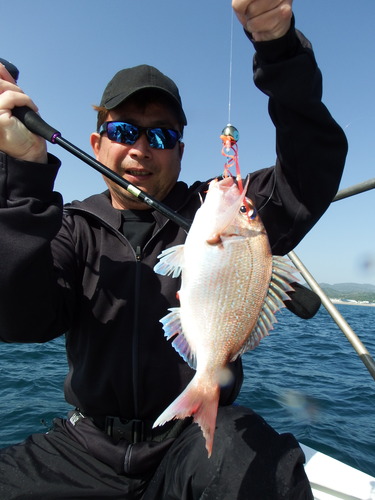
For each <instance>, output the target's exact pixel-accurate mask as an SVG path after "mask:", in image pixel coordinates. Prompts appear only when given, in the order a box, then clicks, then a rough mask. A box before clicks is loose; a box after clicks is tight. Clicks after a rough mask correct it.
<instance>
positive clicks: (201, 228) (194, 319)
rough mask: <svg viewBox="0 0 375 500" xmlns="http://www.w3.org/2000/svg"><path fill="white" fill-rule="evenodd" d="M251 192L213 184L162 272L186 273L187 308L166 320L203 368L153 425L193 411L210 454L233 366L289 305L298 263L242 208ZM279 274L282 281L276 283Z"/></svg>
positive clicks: (183, 297)
mask: <svg viewBox="0 0 375 500" xmlns="http://www.w3.org/2000/svg"><path fill="white" fill-rule="evenodd" d="M243 203H244V194H241V193H240V192H239V189H238V187H237V185H236V183H235V182H234V180H233V179H232V178H231V177H229V178H226V179H223V180H221V181H213V182H212V183H211V184H210V186H209V190H208V193H207V196H206V200H205V202H204V203H203V204H202V206H201V208H200V209H199V210H198V211H197V213H196V216H195V218H194V221H193V224H192V226H191V229H190V231H189V234H188V236H187V238H186V242H185V245H179V246H177V247H174V248H172V249H167V250H165V251H164V252H163V253H162V254H161V255H160V256H159V257H160V261H159V263H158V264H157V265H156V266H155V271H156V272H158V273H160V274H165V275H171V276H172V277H177V276H178V275H179V274H180V273H181V274H182V276H181V289H180V291H179V292H178V296H179V300H180V307H179V308H173V309H170V312H169V314H168V315H167V316H165V317H164V318H162V319H161V323H162V324H163V329H164V333H165V336H166V337H167V339H173V341H172V345H173V347H174V348H175V349H176V350H177V352H179V354H180V355H181V356H182V357H183V359H184V360H185V361H186V362H187V363H189V365H190V366H191V367H192V368H194V369H195V370H196V374H195V376H194V377H193V379H192V381H191V382H190V384H189V385H188V386H187V388H186V389H185V390H184V391H183V393H182V394H181V395H180V396H178V398H177V399H176V400H175V401H174V402H172V403H171V405H170V406H169V407H168V408H167V409H166V410H165V411H164V412H163V413H162V414H161V415H160V416H159V418H158V419H157V420H156V422H155V424H154V426H156V425H162V424H163V423H165V422H167V421H169V420H171V419H176V418H185V417H187V416H190V415H192V416H193V418H194V420H195V421H196V422H197V423H198V424H199V425H200V427H201V429H202V431H203V435H204V437H205V439H206V448H207V451H208V455H209V456H210V455H211V452H212V446H213V436H214V430H215V423H216V414H217V407H218V401H219V393H220V386H221V385H223V384H225V383H229V382H230V381H229V380H228V378H227V373H228V370H227V369H226V367H227V364H228V363H229V362H230V361H232V360H234V359H236V358H237V357H238V356H239V355H241V354H243V353H244V352H245V351H247V350H249V349H253V348H254V347H256V346H257V345H258V344H259V342H260V340H261V338H263V337H264V336H265V335H267V334H268V331H269V330H270V329H271V328H272V324H273V323H274V322H275V321H276V319H275V316H274V313H275V312H276V311H277V310H278V309H279V308H280V307H282V306H283V300H285V298H286V297H287V295H286V292H287V291H289V290H291V287H290V286H289V282H291V281H295V278H294V276H293V275H292V274H291V271H292V268H291V266H290V265H288V264H286V263H285V262H284V261H283V260H282V259H280V258H275V259H274V258H273V257H272V254H271V250H270V246H269V242H268V238H267V234H266V231H265V229H264V226H263V224H262V222H261V220H260V218H259V216H258V215H255V212H254V213H253V211H252V203H251V201H250V200H247V204H248V206H249V207H250V208H251V210H250V212H249V211H248V210H247V211H241V206H242V205H243ZM273 278H275V280H276V283H274V284H273V286H272V287H271V288H270V284H272V283H273Z"/></svg>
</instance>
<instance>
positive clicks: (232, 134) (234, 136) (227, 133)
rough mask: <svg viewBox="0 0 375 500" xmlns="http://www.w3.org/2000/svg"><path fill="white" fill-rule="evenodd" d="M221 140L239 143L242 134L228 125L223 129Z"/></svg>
mask: <svg viewBox="0 0 375 500" xmlns="http://www.w3.org/2000/svg"><path fill="white" fill-rule="evenodd" d="M220 138H221V139H222V140H228V139H229V140H230V141H231V142H232V143H234V142H237V141H238V139H239V138H240V134H239V132H238V130H237V129H236V127H234V126H233V125H231V124H230V123H228V125H227V126H226V127H224V128H223V131H222V132H221V136H220Z"/></svg>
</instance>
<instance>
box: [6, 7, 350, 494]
mask: <svg viewBox="0 0 375 500" xmlns="http://www.w3.org/2000/svg"><path fill="white" fill-rule="evenodd" d="M232 5H233V8H234V11H235V13H236V14H237V17H238V19H239V21H240V22H241V24H242V25H243V27H244V30H245V34H246V36H247V37H248V38H249V40H250V41H251V42H252V44H253V45H254V47H255V52H256V54H255V60H254V77H255V84H256V85H257V86H258V87H259V88H260V90H262V91H263V92H265V93H266V94H267V95H268V96H269V99H270V102H269V104H270V105H269V112H270V115H271V118H272V120H273V122H274V124H275V127H276V134H277V162H276V166H275V167H272V168H266V169H262V170H258V171H256V172H253V173H252V174H251V182H250V184H249V188H248V195H249V197H250V198H251V199H252V200H253V201H254V203H255V205H256V206H257V207H258V209H260V215H261V218H262V220H263V223H264V225H265V227H266V230H267V234H268V237H269V240H270V244H271V247H272V252H273V253H274V254H279V255H283V254H286V253H287V252H289V251H290V250H292V249H293V248H294V247H295V245H297V244H298V242H299V241H301V239H302V238H303V237H304V235H305V234H306V233H307V232H308V231H309V230H310V229H311V227H312V226H313V225H314V224H315V223H316V222H317V221H318V219H319V218H320V217H321V216H322V214H323V213H324V211H325V210H326V209H327V207H328V206H329V204H330V202H331V200H332V199H333V197H334V195H335V193H336V191H337V189H338V186H339V182H340V178H341V174H342V170H343V166H344V161H345V156H346V152H347V143H346V139H345V136H344V134H343V131H342V130H341V128H340V127H339V126H338V125H337V124H336V122H335V121H334V120H333V118H332V117H331V115H330V114H329V112H328V111H327V109H326V108H325V106H324V105H323V104H322V102H321V86H322V82H321V75H320V72H319V70H318V68H317V66H316V62H315V59H314V55H313V52H312V48H311V45H310V43H309V42H308V41H307V40H306V39H305V38H304V36H303V35H302V34H301V33H300V32H298V31H296V30H295V27H294V17H293V14H292V0H279V1H277V2H276V1H275V0H233V2H232ZM0 78H1V80H0V150H1V151H2V152H1V153H0V165H1V170H0V172H1V173H0V207H1V208H0V234H1V238H2V242H1V246H0V262H1V266H0V324H1V332H0V335H1V339H2V341H4V342H47V341H49V340H51V339H53V338H56V337H58V336H60V335H63V334H65V335H66V349H67V355H68V361H69V369H70V371H69V374H68V376H67V378H66V381H65V396H66V400H67V401H68V403H70V404H71V405H72V411H71V412H70V413H69V415H68V416H67V418H66V419H60V418H59V419H55V420H54V426H53V429H52V430H51V431H50V432H48V433H47V434H33V435H32V436H30V437H29V438H28V439H27V440H26V441H24V442H23V443H21V444H18V445H14V446H10V447H8V448H6V449H4V450H2V451H1V452H0V498H4V499H7V500H10V499H15V498H38V499H51V498H53V499H57V498H64V499H69V498H72V499H73V498H74V499H78V498H100V499H104V498H118V499H120V498H122V499H123V498H129V499H130V498H131V499H136V498H142V499H145V500H150V499H176V500H183V499H185V500H187V499H198V498H207V499H245V498H246V499H248V498H251V499H258V500H267V499H310V498H312V494H311V489H310V485H309V482H308V480H307V477H306V475H305V472H304V468H303V461H304V456H303V453H302V450H301V449H300V447H299V445H298V443H297V441H296V440H295V438H294V437H293V436H292V435H291V434H281V435H280V434H278V433H277V432H276V431H275V430H274V429H273V428H271V427H270V426H269V425H268V424H267V423H266V422H265V421H264V420H263V419H262V418H261V417H260V416H259V415H257V414H256V413H254V412H253V411H252V410H250V409H247V408H243V407H240V406H236V405H233V403H234V401H235V399H236V397H237V395H238V393H239V390H240V387H241V383H242V377H243V374H242V365H241V361H240V360H237V361H236V362H234V363H232V364H231V365H230V368H231V371H232V373H233V375H234V377H233V381H232V383H231V384H230V385H229V386H226V387H223V388H222V390H221V398H220V407H219V410H218V416H217V427H216V431H215V441H214V447H213V451H212V456H211V457H210V458H207V451H206V449H205V446H204V439H203V436H202V433H201V431H200V429H199V427H198V426H197V425H196V424H195V423H192V420H191V418H187V419H185V420H177V421H172V422H169V423H167V424H165V425H164V426H161V427H156V428H155V429H153V428H152V424H153V422H154V421H155V419H156V418H157V417H158V416H159V415H160V414H161V412H162V411H163V410H164V409H165V408H166V407H167V406H168V404H170V403H171V402H172V401H173V400H174V399H175V398H176V397H177V396H178V395H179V394H180V393H181V392H182V390H183V389H184V388H185V387H186V385H187V384H188V382H189V381H190V380H191V379H192V377H193V375H194V371H193V370H192V369H190V368H189V367H188V365H187V364H186V363H185V362H184V361H183V359H182V358H181V357H180V356H179V354H178V353H177V352H176V351H175V350H174V349H173V347H172V346H171V345H170V343H169V342H167V341H166V340H165V338H164V336H163V331H162V326H161V324H160V319H161V318H162V317H163V316H165V314H166V313H167V310H168V308H169V307H174V306H176V305H177V304H178V301H177V298H176V292H177V291H178V288H179V284H178V280H177V279H173V278H171V277H169V276H160V275H157V274H156V273H155V272H154V271H153V267H154V266H155V264H156V262H157V256H158V255H159V254H160V253H161V251H162V250H163V249H165V248H167V247H168V248H169V247H171V246H174V245H176V244H182V243H183V242H184V240H185V237H186V233H185V231H184V230H183V229H182V228H180V227H178V225H177V224H175V223H174V222H172V221H170V220H168V219H167V218H166V217H165V216H163V215H161V214H160V213H159V212H157V211H154V210H152V209H150V208H149V207H148V205H146V204H144V203H143V202H141V201H139V200H138V199H136V198H135V197H133V195H131V194H129V193H128V192H127V191H125V190H124V189H123V188H121V187H119V186H118V185H117V184H115V183H114V182H113V181H111V180H108V179H106V183H107V186H108V190H107V191H106V192H105V193H102V194H98V195H94V196H92V197H90V198H88V199H86V200H84V201H82V202H74V203H72V204H68V205H66V206H65V208H64V209H63V204H62V198H61V196H60V194H58V193H56V192H54V191H53V184H54V180H55V177H56V175H57V172H58V169H59V166H60V162H59V160H58V159H57V158H56V157H54V156H52V155H51V154H49V153H47V149H46V144H45V141H44V140H42V139H41V138H40V137H37V136H35V135H33V134H32V133H31V132H29V131H28V130H27V129H26V128H25V127H24V126H23V125H22V124H21V123H20V122H19V121H18V120H17V119H16V118H15V117H13V116H12V109H13V108H14V107H15V106H25V105H26V106H29V107H31V108H32V109H34V110H35V109H36V106H35V105H34V103H33V102H32V101H31V99H30V98H29V97H28V96H27V95H25V94H23V93H22V91H21V90H20V88H19V87H18V86H17V85H16V84H15V82H14V80H13V79H12V77H11V76H10V74H9V73H8V72H7V71H6V69H5V68H4V67H0ZM97 110H98V123H97V131H96V132H94V133H93V134H92V135H91V144H92V148H93V151H94V153H95V156H96V158H97V159H98V160H100V161H101V162H102V163H104V164H105V165H107V166H108V167H109V168H110V169H111V170H113V171H114V172H117V173H118V174H119V175H120V176H122V177H124V178H125V179H127V180H128V181H130V182H132V183H133V184H135V185H136V186H137V187H138V188H139V189H142V190H143V191H144V192H146V193H148V194H150V195H152V196H153V197H155V198H156V199H157V200H161V201H163V203H164V204H165V205H167V206H169V207H171V208H172V209H173V210H176V211H178V212H179V213H180V214H181V215H182V216H184V217H186V218H188V219H192V218H193V216H194V213H195V212H196V210H197V209H198V207H199V205H200V195H204V193H205V192H206V191H207V182H204V183H201V182H197V183H195V184H193V185H192V186H190V187H188V186H187V185H186V184H184V183H183V182H180V181H178V177H179V173H180V165H181V160H182V157H183V152H184V144H183V142H182V134H183V129H184V126H185V125H186V123H187V120H186V116H185V112H184V110H183V107H182V103H181V98H180V95H179V92H178V89H177V87H176V85H175V84H174V82H173V81H171V80H170V79H169V78H168V77H167V76H165V75H163V74H162V73H160V72H159V71H158V70H157V69H155V68H153V67H150V66H146V65H141V66H137V67H134V68H127V69H125V70H122V71H120V72H118V73H117V74H116V75H115V76H114V77H113V79H112V80H111V82H110V83H109V84H108V86H107V87H106V89H105V90H104V93H103V97H102V100H101V102H100V105H99V106H98V107H97ZM20 308H21V309H20Z"/></svg>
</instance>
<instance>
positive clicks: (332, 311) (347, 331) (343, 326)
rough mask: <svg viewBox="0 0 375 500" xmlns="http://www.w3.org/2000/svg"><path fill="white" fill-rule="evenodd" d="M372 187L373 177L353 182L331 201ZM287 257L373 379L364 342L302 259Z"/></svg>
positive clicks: (373, 367)
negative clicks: (357, 182) (353, 183)
mask: <svg viewBox="0 0 375 500" xmlns="http://www.w3.org/2000/svg"><path fill="white" fill-rule="evenodd" d="M374 188H375V178H374V179H369V180H368V181H364V182H361V183H359V184H355V185H354V186H351V187H348V188H345V189H342V190H340V191H339V192H338V193H337V195H336V196H335V197H334V199H333V201H338V200H342V199H344V198H348V197H349V196H354V195H356V194H359V193H363V192H365V191H369V190H370V189H374ZM288 257H289V258H290V260H291V261H292V262H293V264H294V265H295V267H296V268H297V269H298V271H299V272H300V274H301V276H302V277H303V278H304V279H305V281H306V283H307V284H308V285H309V286H310V288H311V290H312V291H313V292H315V293H316V294H317V295H318V297H319V298H320V300H321V301H322V304H323V306H324V307H325V308H326V310H327V312H328V314H329V315H330V316H331V318H332V319H333V320H334V321H335V323H336V324H337V326H338V327H339V328H340V330H341V331H342V332H343V334H344V335H345V336H346V338H347V339H348V340H349V342H350V343H351V345H352V346H353V348H354V350H355V351H356V353H357V354H358V356H359V357H360V359H361V361H362V362H363V364H364V365H365V366H366V368H367V370H368V371H369V373H370V375H371V376H372V377H373V379H374V380H375V361H374V359H373V358H372V356H371V354H370V353H369V351H368V350H367V349H366V347H365V346H364V344H363V343H362V341H361V340H360V339H359V337H358V336H357V334H356V333H355V332H354V330H353V329H352V328H351V326H350V325H349V323H348V322H347V321H346V320H345V318H344V317H343V316H342V314H341V313H340V312H339V310H338V309H337V307H335V306H334V304H333V302H332V301H331V299H330V298H329V297H328V295H327V294H326V293H325V292H324V290H323V289H322V287H321V286H320V285H319V284H318V282H317V281H316V280H315V278H314V277H313V276H312V274H311V273H310V272H309V271H308V269H307V268H306V267H305V265H304V264H303V263H302V261H301V260H300V259H299V257H298V256H297V255H296V254H295V253H294V251H291V252H289V253H288Z"/></svg>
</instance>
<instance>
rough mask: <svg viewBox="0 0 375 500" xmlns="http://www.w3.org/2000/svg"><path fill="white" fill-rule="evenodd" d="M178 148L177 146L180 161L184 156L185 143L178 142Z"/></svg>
mask: <svg viewBox="0 0 375 500" xmlns="http://www.w3.org/2000/svg"><path fill="white" fill-rule="evenodd" d="M178 146H179V152H180V160H182V157H183V156H184V150H185V143H184V142H179V143H178Z"/></svg>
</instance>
